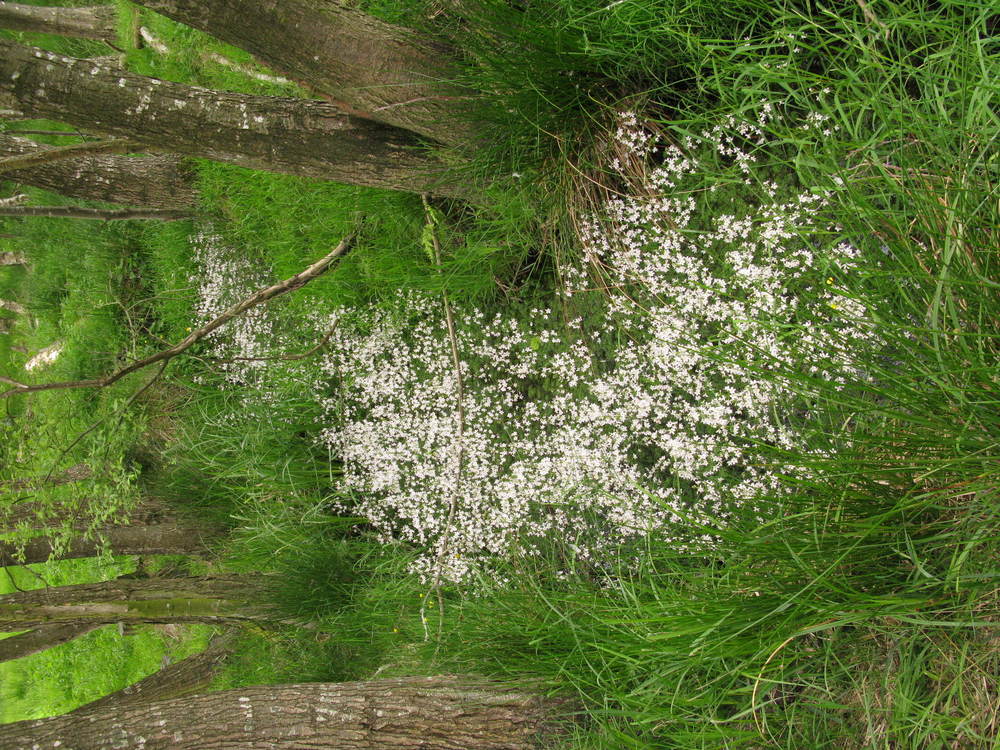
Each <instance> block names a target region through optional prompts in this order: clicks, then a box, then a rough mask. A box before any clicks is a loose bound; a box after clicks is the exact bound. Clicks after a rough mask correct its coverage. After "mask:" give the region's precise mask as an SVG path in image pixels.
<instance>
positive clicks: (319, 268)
mask: <svg viewBox="0 0 1000 750" xmlns="http://www.w3.org/2000/svg"><path fill="white" fill-rule="evenodd" d="M356 236H357V230H355V231H352V232H351V233H350V234H349V235H347V236H346V237H345V238H344V239H342V240H341V241H340V244H339V245H337V247H335V248H334V249H333V250H332V251H331V252H330V253H328V254H327V255H325V256H323V257H322V258H320V259H319V260H318V261H316V262H315V263H313V264H312V265H311V266H309V267H308V268H307V269H305V270H304V271H301V272H300V273H297V274H295V275H294V276H292V277H290V278H287V279H285V280H284V281H279V282H278V283H277V284H274V285H272V286H269V287H267V288H265V289H260V290H258V291H256V292H254V293H253V294H251V295H250V296H249V297H247V298H246V299H245V300H243V301H242V302H237V303H236V304H235V305H233V306H232V307H230V308H229V309H228V310H226V311H225V312H223V313H222V314H221V315H219V316H218V317H216V318H215V319H213V320H211V321H209V322H208V323H206V324H205V325H203V326H202V327H201V328H199V329H198V330H196V331H192V332H191V333H189V334H188V335H187V336H186V337H185V338H184V339H182V340H181V341H179V342H178V343H176V344H174V346H172V347H170V348H169V349H164V350H162V351H159V352H157V353H156V354H153V355H150V356H149V357H145V358H144V359H140V360H138V361H136V362H133V363H132V364H130V365H128V366H126V367H123V368H121V369H120V370H117V371H115V372H113V373H111V374H110V375H105V376H104V377H103V378H92V379H90V380H67V381H63V382H58V383H39V384H37V385H27V386H23V387H16V388H11V389H10V390H8V391H5V392H4V393H0V398H8V397H9V396H12V395H14V394H17V393H34V392H36V391H52V390H57V389H61V388H105V387H107V386H109V385H111V384H112V383H115V382H117V381H119V380H121V379H122V378H124V377H125V376H126V375H131V374H132V373H133V372H137V371H139V370H141V369H143V368H144V367H149V365H154V364H156V363H157V362H164V361H166V360H170V359H173V358H174V357H176V356H177V355H178V354H182V353H183V352H184V351H185V350H187V349H189V348H190V347H191V346H193V345H194V344H196V343H198V342H199V341H201V340H202V339H203V338H205V337H206V336H208V335H209V334H210V333H212V332H213V331H215V330H217V329H219V328H221V327H222V326H224V325H225V324H226V323H228V322H229V321H231V320H232V319H233V318H236V317H238V316H240V315H242V314H243V313H245V312H246V311H247V310H249V309H250V308H251V307H256V306H257V305H262V304H264V303H265V302H268V301H270V300H272V299H274V298H275V297H279V296H281V295H282V294H287V293H288V292H294V291H295V290H296V289H299V288H301V287H303V286H305V285H306V284H308V283H309V282H310V281H312V280H313V279H315V278H317V277H318V276H321V275H322V274H323V273H325V272H326V271H327V270H328V269H329V268H330V266H332V265H333V263H334V261H336V260H337V259H338V258H340V256H342V255H343V254H344V253H346V252H347V251H348V250H349V249H350V247H351V243H352V242H353V241H354V238H355V237H356Z"/></svg>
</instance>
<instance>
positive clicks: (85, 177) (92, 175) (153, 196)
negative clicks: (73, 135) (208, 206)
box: [0, 133, 197, 210]
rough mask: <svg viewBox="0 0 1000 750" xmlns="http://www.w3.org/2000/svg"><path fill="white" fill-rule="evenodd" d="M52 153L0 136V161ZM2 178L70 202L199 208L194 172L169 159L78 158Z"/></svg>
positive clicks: (160, 156)
mask: <svg viewBox="0 0 1000 750" xmlns="http://www.w3.org/2000/svg"><path fill="white" fill-rule="evenodd" d="M51 148H52V147H51V146H44V145H42V144H40V143H35V142H34V141H32V140H30V139H28V138H18V137H16V136H14V135H13V134H10V133H7V134H0V157H4V158H7V157H12V156H21V155H24V154H36V153H40V152H47V151H48V150H50V149H51ZM5 177H6V178H7V179H10V180H14V181H15V182H19V183H21V184H22V185H32V186H33V187H38V188H42V189H44V190H51V191H52V192H54V193H59V194H60V195H65V196H67V197H69V198H81V199H83V200H92V201H104V202H107V203H118V204H121V205H124V206H148V207H150V208H160V209H173V210H183V209H190V208H193V207H194V206H195V205H196V203H197V193H196V192H195V189H194V174H193V171H192V170H191V169H190V168H189V167H188V166H187V165H185V163H184V162H183V161H182V160H181V159H180V158H178V157H177V156H174V155H173V154H155V155H150V156H119V155H114V154H102V155H88V156H79V157H74V158H71V159H64V160H60V161H55V162H50V163H47V164H40V165H36V166H33V167H31V168H29V169H19V170H14V171H11V172H9V173H8V174H6V175H5Z"/></svg>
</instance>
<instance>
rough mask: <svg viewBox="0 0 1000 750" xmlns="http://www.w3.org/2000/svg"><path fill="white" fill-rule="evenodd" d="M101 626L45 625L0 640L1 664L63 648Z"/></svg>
mask: <svg viewBox="0 0 1000 750" xmlns="http://www.w3.org/2000/svg"><path fill="white" fill-rule="evenodd" d="M98 627H100V626H99V625H92V624H84V625H43V626H42V627H38V628H35V629H34V630H29V631H28V632H27V633H21V634H20V635H14V636H11V637H10V638H4V639H2V640H0V662H5V661H12V660H13V659H20V658H22V657H25V656H31V655H32V654H37V653H39V652H40V651H45V650H46V649H50V648H54V647H55V646H61V645H62V644H64V643H68V642H69V641H72V640H73V639H74V638H79V637H81V636H84V635H86V634H87V633H89V632H91V631H92V630H96V629H97V628H98Z"/></svg>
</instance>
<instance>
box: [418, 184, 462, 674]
mask: <svg viewBox="0 0 1000 750" xmlns="http://www.w3.org/2000/svg"><path fill="white" fill-rule="evenodd" d="M421 197H422V198H423V201H424V211H425V212H426V214H427V222H428V226H429V227H430V236H431V242H432V243H433V246H434V265H435V266H437V272H438V274H441V273H442V270H441V245H440V243H439V242H438V238H437V233H436V232H435V231H434V216H433V214H432V213H431V207H430V204H429V203H428V202H427V195H426V194H425V195H423V196H421ZM441 302H442V304H443V306H444V317H445V322H446V323H447V325H448V343H449V344H450V345H451V361H452V365H453V366H454V368H455V395H456V397H457V398H458V409H457V411H458V436H457V439H458V467H457V470H456V473H455V484H454V486H453V487H452V491H451V499H450V500H449V501H448V517H447V518H446V519H445V524H444V536H443V537H442V538H441V546H440V548H439V549H438V555H437V559H436V560H435V563H434V580H433V581H432V583H431V588H430V590H428V593H430V591H434V592H435V593H436V594H437V603H438V632H437V641H438V645H437V648H440V647H441V632H442V630H443V628H444V597H443V596H442V594H441V563H442V561H443V559H444V556H445V553H446V552H447V548H448V541H449V539H450V537H451V525H452V521H453V520H454V517H455V506H456V504H457V501H458V493H459V490H460V484H461V481H462V464H463V463H464V461H465V440H464V437H465V386H464V383H463V381H462V362H461V359H460V358H459V354H458V336H456V334H455V320H454V318H453V317H452V314H451V304H450V303H449V302H448V292H447V291H446V290H445V289H444V288H443V287H442V289H441ZM426 606H427V597H426V596H425V597H424V600H423V603H422V604H421V606H420V619H421V622H423V624H424V632H425V634H426V632H427V618H426V616H425V612H424V608H425V607H426ZM436 654H437V650H435V655H436Z"/></svg>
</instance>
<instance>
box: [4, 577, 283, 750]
mask: <svg viewBox="0 0 1000 750" xmlns="http://www.w3.org/2000/svg"><path fill="white" fill-rule="evenodd" d="M260 596H261V590H260V584H259V579H256V580H255V579H251V578H241V577H239V576H205V577H184V578H117V579H115V580H113V581H105V582H103V583H81V584H76V585H74V586H60V587H58V588H47V589H37V590H33V591H19V592H16V593H13V594H5V595H4V596H0V632H6V633H16V632H19V631H21V630H30V629H33V628H37V627H41V626H47V625H78V626H82V625H88V624H90V625H108V624H111V623H123V624H126V625H128V624H168V623H207V624H216V625H223V624H229V623H240V622H246V621H250V620H256V621H269V620H271V619H273V615H271V614H270V613H268V612H266V611H264V610H263V609H262V608H261V606H259V600H260ZM0 746H3V744H2V743H0Z"/></svg>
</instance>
